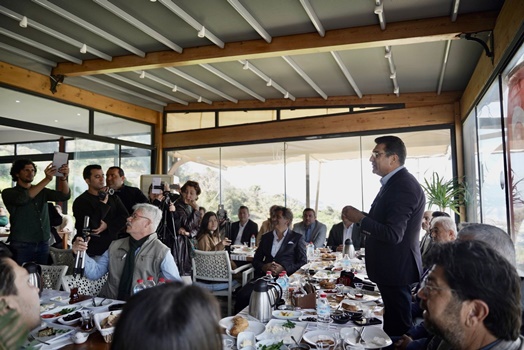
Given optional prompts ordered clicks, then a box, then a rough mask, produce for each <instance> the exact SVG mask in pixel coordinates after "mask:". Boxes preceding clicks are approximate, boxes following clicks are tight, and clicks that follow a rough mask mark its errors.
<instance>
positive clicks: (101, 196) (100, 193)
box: [98, 187, 115, 201]
mask: <svg viewBox="0 0 524 350" xmlns="http://www.w3.org/2000/svg"><path fill="white" fill-rule="evenodd" d="M114 194H115V190H114V189H112V188H111V187H109V188H108V189H107V191H102V190H100V191H98V199H100V200H101V201H103V200H104V199H105V198H106V196H107V195H110V196H112V195H114Z"/></svg>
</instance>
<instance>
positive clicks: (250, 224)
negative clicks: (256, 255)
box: [229, 219, 258, 245]
mask: <svg viewBox="0 0 524 350" xmlns="http://www.w3.org/2000/svg"><path fill="white" fill-rule="evenodd" d="M239 229H240V221H235V222H234V223H232V224H231V237H229V238H230V239H231V243H233V244H234V243H235V239H237V235H238V230H239ZM257 234H258V225H257V223H256V222H254V221H253V220H251V219H249V220H248V221H247V223H246V227H244V232H242V239H241V240H240V242H242V243H246V244H247V245H249V242H250V241H249V240H250V239H251V235H255V238H256V236H257Z"/></svg>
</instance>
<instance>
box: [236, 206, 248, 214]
mask: <svg viewBox="0 0 524 350" xmlns="http://www.w3.org/2000/svg"><path fill="white" fill-rule="evenodd" d="M240 209H246V210H247V212H248V213H249V208H248V207H246V206H245V205H241V206H240V207H238V211H240Z"/></svg>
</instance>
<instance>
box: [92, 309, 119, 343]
mask: <svg viewBox="0 0 524 350" xmlns="http://www.w3.org/2000/svg"><path fill="white" fill-rule="evenodd" d="M121 312H122V310H117V311H107V312H100V313H97V314H95V316H94V318H95V327H96V329H98V331H99V332H100V334H102V337H103V338H104V340H105V342H106V343H111V342H112V341H113V333H114V332H115V327H109V328H102V326H101V325H100V323H101V322H102V321H103V320H104V319H106V318H107V317H108V316H109V315H110V314H113V315H120V313H121Z"/></svg>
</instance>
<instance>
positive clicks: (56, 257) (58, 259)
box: [49, 247, 75, 275]
mask: <svg viewBox="0 0 524 350" xmlns="http://www.w3.org/2000/svg"><path fill="white" fill-rule="evenodd" d="M49 254H50V255H51V259H53V265H66V266H67V272H66V275H71V274H72V273H73V269H74V268H75V258H74V257H73V250H72V249H58V248H55V247H49Z"/></svg>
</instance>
